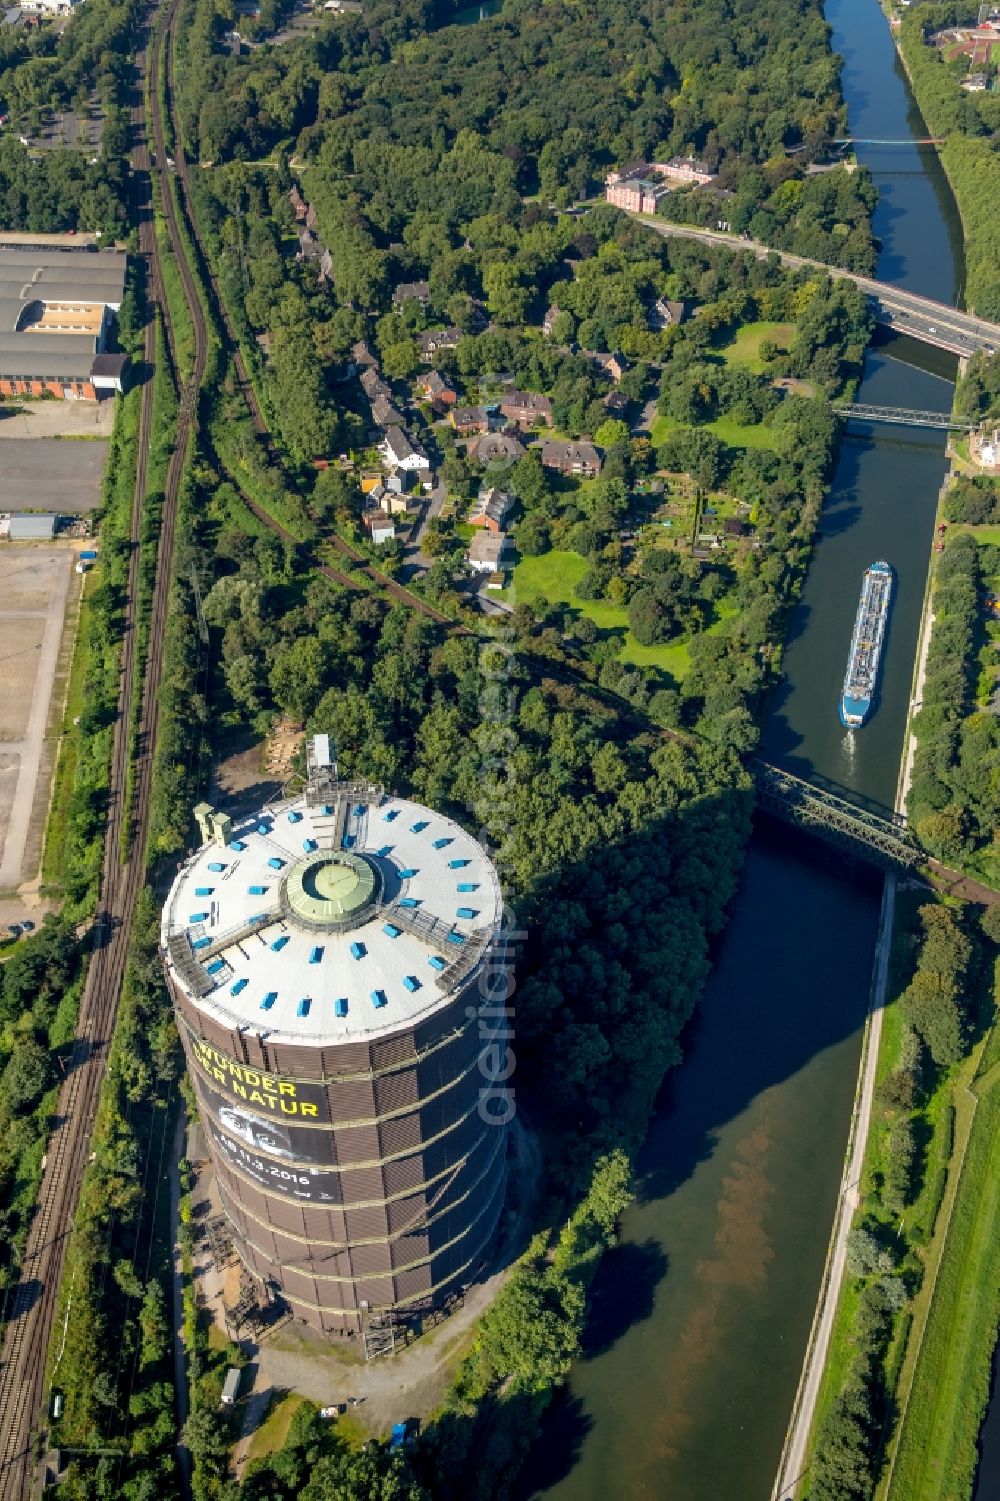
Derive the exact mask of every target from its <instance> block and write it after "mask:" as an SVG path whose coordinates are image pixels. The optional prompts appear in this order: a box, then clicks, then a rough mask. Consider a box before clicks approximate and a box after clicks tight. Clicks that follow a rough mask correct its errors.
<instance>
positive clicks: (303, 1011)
mask: <svg viewBox="0 0 1000 1501" xmlns="http://www.w3.org/2000/svg"><path fill="white" fill-rule="evenodd" d="M311 1005H312V1001H309V1000H302V1001H300V1002H299V1004H298V1005H297V1006H296V1008H295V1015H296V1016H308V1015H309V1007H310V1006H311Z"/></svg>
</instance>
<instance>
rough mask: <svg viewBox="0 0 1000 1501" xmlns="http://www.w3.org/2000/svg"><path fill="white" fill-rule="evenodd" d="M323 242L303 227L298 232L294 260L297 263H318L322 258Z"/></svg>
mask: <svg viewBox="0 0 1000 1501" xmlns="http://www.w3.org/2000/svg"><path fill="white" fill-rule="evenodd" d="M323 250H324V246H323V242H322V240H320V238H319V236H318V235H316V234H314V233H313V231H312V230H311V229H308V228H307V227H306V226H305V225H303V226H302V228H301V229H300V230H299V251H298V254H297V255H296V257H295V259H296V260H297V261H318V260H321V259H322V256H323Z"/></svg>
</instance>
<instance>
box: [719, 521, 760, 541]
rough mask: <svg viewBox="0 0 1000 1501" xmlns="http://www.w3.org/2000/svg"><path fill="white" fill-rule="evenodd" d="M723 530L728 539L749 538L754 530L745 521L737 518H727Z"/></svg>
mask: <svg viewBox="0 0 1000 1501" xmlns="http://www.w3.org/2000/svg"><path fill="white" fill-rule="evenodd" d="M722 530H723V531H724V532H725V534H726V536H727V537H749V535H750V533H751V531H752V530H753V528H752V527H750V526H747V524H746V522H745V521H740V519H739V518H738V517H737V516H727V517H726V519H725V521H724V522H723V523H722Z"/></svg>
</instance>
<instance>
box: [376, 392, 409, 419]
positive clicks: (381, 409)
mask: <svg viewBox="0 0 1000 1501" xmlns="http://www.w3.org/2000/svg"><path fill="white" fill-rule="evenodd" d="M372 421H373V422H374V423H375V425H376V427H402V426H403V414H402V413H401V412H398V411H397V410H396V408H395V407H394V406H393V404H392V402H391V401H390V400H389V398H388V396H383V395H382V393H381V392H379V394H378V395H377V396H376V398H375V400H374V401H373V402H372Z"/></svg>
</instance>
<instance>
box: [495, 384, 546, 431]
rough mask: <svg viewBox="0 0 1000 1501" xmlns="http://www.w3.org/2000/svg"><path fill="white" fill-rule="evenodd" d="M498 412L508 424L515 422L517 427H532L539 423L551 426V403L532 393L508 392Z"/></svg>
mask: <svg viewBox="0 0 1000 1501" xmlns="http://www.w3.org/2000/svg"><path fill="white" fill-rule="evenodd" d="M500 410H501V412H502V413H503V415H504V416H505V417H506V418H507V421H508V422H515V423H516V424H517V426H518V427H534V426H535V425H536V423H539V422H541V423H544V424H545V426H546V427H550V426H551V425H552V403H551V401H550V400H549V398H548V397H547V396H538V395H536V393H535V392H534V391H508V393H507V395H506V396H505V397H504V399H503V400H502V401H501V403H500Z"/></svg>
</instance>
